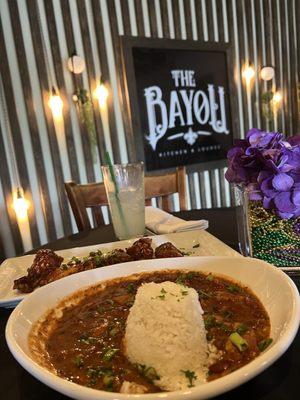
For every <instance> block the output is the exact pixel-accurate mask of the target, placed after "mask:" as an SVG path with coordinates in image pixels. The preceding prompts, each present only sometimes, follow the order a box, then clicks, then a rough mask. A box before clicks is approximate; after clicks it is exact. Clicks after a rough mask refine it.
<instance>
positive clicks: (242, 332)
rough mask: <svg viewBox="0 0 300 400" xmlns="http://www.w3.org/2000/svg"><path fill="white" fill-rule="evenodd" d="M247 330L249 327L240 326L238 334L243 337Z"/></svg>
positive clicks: (237, 329)
mask: <svg viewBox="0 0 300 400" xmlns="http://www.w3.org/2000/svg"><path fill="white" fill-rule="evenodd" d="M246 330H247V326H246V325H245V324H240V325H239V326H238V327H237V328H236V331H237V333H239V334H240V335H243V334H244V333H245V332H246Z"/></svg>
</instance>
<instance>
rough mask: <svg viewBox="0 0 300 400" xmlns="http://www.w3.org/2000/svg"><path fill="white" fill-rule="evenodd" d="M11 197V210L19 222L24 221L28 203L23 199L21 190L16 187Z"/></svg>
mask: <svg viewBox="0 0 300 400" xmlns="http://www.w3.org/2000/svg"><path fill="white" fill-rule="evenodd" d="M13 197H14V199H13V209H14V210H15V212H16V214H17V217H18V218H19V219H20V220H24V219H26V218H27V210H28V208H29V204H30V203H29V201H27V200H26V199H25V198H24V194H23V189H22V188H19V187H18V188H17V191H16V193H15V194H14V196H13Z"/></svg>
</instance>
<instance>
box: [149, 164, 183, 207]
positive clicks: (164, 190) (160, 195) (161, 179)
mask: <svg viewBox="0 0 300 400" xmlns="http://www.w3.org/2000/svg"><path fill="white" fill-rule="evenodd" d="M174 193H178V195H179V206H180V210H186V209H187V200H186V183H185V168H184V167H178V168H177V170H176V171H174V172H170V173H168V174H164V175H152V176H145V200H146V205H151V199H152V198H156V199H157V201H158V207H159V208H161V209H162V210H164V211H167V212H170V211H174V210H173V207H172V198H171V195H173V194H174Z"/></svg>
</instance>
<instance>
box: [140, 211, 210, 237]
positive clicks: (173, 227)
mask: <svg viewBox="0 0 300 400" xmlns="http://www.w3.org/2000/svg"><path fill="white" fill-rule="evenodd" d="M145 222H146V227H147V228H148V229H150V230H151V231H152V232H155V233H158V234H163V233H174V232H185V231H192V230H195V229H201V230H204V229H207V228H208V221H206V220H205V219H201V220H199V221H184V220H183V219H180V218H177V217H174V216H173V215H171V214H169V213H167V212H165V211H163V210H161V209H159V208H155V207H151V206H148V207H146V208H145Z"/></svg>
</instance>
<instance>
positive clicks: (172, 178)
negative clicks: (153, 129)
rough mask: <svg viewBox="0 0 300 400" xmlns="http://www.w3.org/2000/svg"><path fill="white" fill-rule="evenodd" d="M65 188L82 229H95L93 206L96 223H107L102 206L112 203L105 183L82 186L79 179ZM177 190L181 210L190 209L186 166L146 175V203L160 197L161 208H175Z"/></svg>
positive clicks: (159, 204) (166, 209)
mask: <svg viewBox="0 0 300 400" xmlns="http://www.w3.org/2000/svg"><path fill="white" fill-rule="evenodd" d="M65 189H66V192H67V195H68V198H69V201H70V205H71V208H72V211H73V214H74V218H75V221H76V224H77V228H78V230H79V231H82V230H85V229H91V222H90V219H89V215H88V212H87V209H88V208H90V209H91V212H92V216H93V221H94V225H95V226H101V225H104V219H103V214H102V210H101V206H106V205H108V200H107V196H106V192H105V187H104V183H88V184H84V185H81V184H77V183H75V182H66V183H65ZM174 193H178V194H179V205H180V210H186V209H187V204H186V184H185V168H184V167H178V168H177V170H176V171H174V172H170V173H168V174H164V175H153V176H145V203H146V205H151V199H152V198H156V199H157V201H158V207H159V208H161V209H163V210H165V211H168V212H170V211H172V200H171V195H172V194H174Z"/></svg>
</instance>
